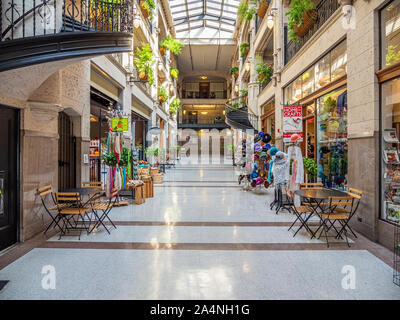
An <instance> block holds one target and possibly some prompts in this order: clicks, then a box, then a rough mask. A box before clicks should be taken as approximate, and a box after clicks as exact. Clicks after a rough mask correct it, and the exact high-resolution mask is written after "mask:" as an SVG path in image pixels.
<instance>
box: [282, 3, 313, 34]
mask: <svg viewBox="0 0 400 320" xmlns="http://www.w3.org/2000/svg"><path fill="white" fill-rule="evenodd" d="M290 8H291V9H290V10H289V11H288V12H287V13H286V15H287V16H288V20H289V22H288V28H289V33H288V34H289V38H290V40H292V41H298V40H300V38H302V37H304V36H305V35H306V34H307V32H308V30H310V29H311V28H312V26H313V25H314V24H315V22H316V21H317V17H318V11H317V10H316V9H315V4H314V2H313V1H312V0H292V1H291V2H290Z"/></svg>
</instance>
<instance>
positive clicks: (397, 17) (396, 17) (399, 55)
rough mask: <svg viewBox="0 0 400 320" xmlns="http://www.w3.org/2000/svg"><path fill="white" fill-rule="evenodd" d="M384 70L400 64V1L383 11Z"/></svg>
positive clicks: (397, 0) (382, 62)
mask: <svg viewBox="0 0 400 320" xmlns="http://www.w3.org/2000/svg"><path fill="white" fill-rule="evenodd" d="M381 39H382V48H381V50H382V51H381V53H382V54H381V55H382V61H381V65H382V68H385V67H389V66H391V65H393V64H395V63H397V62H400V0H395V1H393V2H391V3H390V4H388V5H387V6H386V7H385V8H384V9H382V11H381Z"/></svg>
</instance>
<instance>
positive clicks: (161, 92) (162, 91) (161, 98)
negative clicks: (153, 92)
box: [158, 86, 169, 103]
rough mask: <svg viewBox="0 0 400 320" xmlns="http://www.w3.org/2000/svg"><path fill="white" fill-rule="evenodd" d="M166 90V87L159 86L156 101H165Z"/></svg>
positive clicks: (166, 96)
mask: <svg viewBox="0 0 400 320" xmlns="http://www.w3.org/2000/svg"><path fill="white" fill-rule="evenodd" d="M168 98H169V97H168V92H167V89H165V87H164V86H160V88H159V89H158V101H160V102H161V103H163V102H165V101H167V100H168Z"/></svg>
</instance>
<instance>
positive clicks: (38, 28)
mask: <svg viewBox="0 0 400 320" xmlns="http://www.w3.org/2000/svg"><path fill="white" fill-rule="evenodd" d="M132 21H133V0H119V1H112V2H111V1H108V0H0V71H5V70H9V69H13V68H19V67H24V66H28V65H32V64H37V63H43V62H48V61H55V60H62V59H71V58H76V57H80V56H95V55H103V54H111V53H118V52H127V51H130V50H131V41H132V33H133V24H132Z"/></svg>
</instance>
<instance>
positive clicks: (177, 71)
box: [170, 67, 179, 79]
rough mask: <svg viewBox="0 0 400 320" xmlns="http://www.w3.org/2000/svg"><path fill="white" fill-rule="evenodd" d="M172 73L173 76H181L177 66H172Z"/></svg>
mask: <svg viewBox="0 0 400 320" xmlns="http://www.w3.org/2000/svg"><path fill="white" fill-rule="evenodd" d="M170 74H171V77H172V78H175V79H177V78H178V76H179V70H178V69H177V68H174V67H171V69H170Z"/></svg>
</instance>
